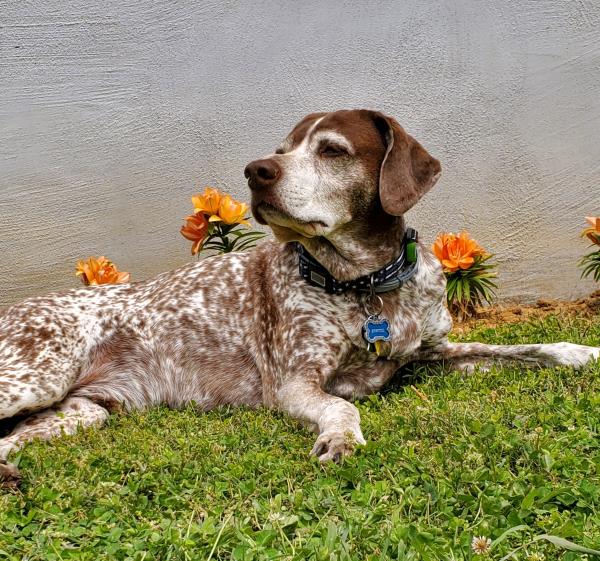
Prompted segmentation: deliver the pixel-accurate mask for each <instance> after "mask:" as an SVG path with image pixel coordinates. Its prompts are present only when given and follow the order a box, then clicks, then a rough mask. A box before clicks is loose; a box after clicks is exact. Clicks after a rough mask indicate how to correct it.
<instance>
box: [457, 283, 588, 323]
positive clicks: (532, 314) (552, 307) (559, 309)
mask: <svg viewBox="0 0 600 561" xmlns="http://www.w3.org/2000/svg"><path fill="white" fill-rule="evenodd" d="M558 314H560V315H576V316H579V317H591V316H594V315H595V316H597V315H599V314H600V290H596V291H595V292H592V294H590V295H589V296H587V297H585V298H580V299H579V300H574V301H572V302H564V301H561V300H538V301H537V302H536V303H535V304H528V305H515V304H496V305H494V306H490V307H489V308H479V309H478V310H477V315H476V316H475V317H473V318H469V319H468V320H465V321H463V322H460V323H459V322H458V321H455V323H454V331H455V332H457V333H462V332H463V331H469V330H471V329H473V328H474V327H496V326H497V325H499V324H506V323H517V322H521V321H529V320H532V319H542V318H544V317H546V316H549V315H558Z"/></svg>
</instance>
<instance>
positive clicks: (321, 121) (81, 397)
mask: <svg viewBox="0 0 600 561" xmlns="http://www.w3.org/2000/svg"><path fill="white" fill-rule="evenodd" d="M245 173H246V176H247V177H248V180H249V186H250V188H251V191H252V209H253V213H254V215H255V217H256V219H257V220H258V221H260V222H261V223H265V224H268V225H269V226H270V227H271V228H272V229H273V231H274V233H275V236H276V237H277V239H278V241H268V242H265V243H263V244H262V245H260V246H259V247H258V248H256V249H254V250H253V251H249V252H247V253H234V254H227V255H223V256H215V257H210V258H207V259H204V260H202V261H200V262H199V263H193V264H189V265H186V266H184V267H182V268H180V269H178V270H176V271H173V272H169V273H164V274H161V275H159V276H158V277H156V278H154V279H151V280H148V281H143V282H135V283H131V284H129V285H117V286H99V287H90V288H81V289H77V290H71V291H68V292H63V293H60V294H53V295H50V296H46V297H42V298H31V299H29V300H26V301H24V302H22V303H20V304H17V305H15V306H12V307H9V308H7V309H5V310H3V311H2V312H0V419H1V418H8V417H13V416H17V415H18V416H25V418H24V420H22V421H21V422H20V423H19V424H17V425H16V427H15V428H14V430H13V431H12V433H11V434H10V435H8V436H6V437H5V438H2V439H0V480H4V485H6V486H11V485H13V486H14V485H15V484H16V483H17V482H18V479H19V476H18V472H17V470H16V468H15V467H14V466H11V465H10V464H7V463H6V460H7V459H8V455H9V454H10V453H11V452H13V451H15V450H17V449H19V448H20V447H22V446H23V444H24V443H25V442H27V441H29V440H31V439H32V438H42V439H48V438H51V437H53V436H55V435H58V434H61V432H64V433H67V434H69V433H73V432H74V431H75V430H76V429H77V427H79V426H89V425H98V424H101V423H103V422H104V421H105V420H106V418H107V417H108V414H109V411H110V410H111V409H112V408H114V407H119V408H122V409H125V410H132V409H143V408H146V407H150V406H153V405H158V404H167V405H169V406H170V407H175V408H176V407H182V406H184V405H186V404H187V403H191V402H194V403H195V404H196V405H197V407H198V408H199V409H201V410H209V409H211V408H214V407H218V406H220V405H225V404H230V405H241V404H245V405H249V406H251V407H258V406H266V407H272V408H278V409H281V410H283V411H286V412H287V413H289V414H290V415H291V416H293V417H295V418H297V419H301V420H303V421H305V422H306V423H308V424H309V425H310V426H312V427H313V428H314V429H315V430H316V432H317V433H318V438H317V441H316V443H315V445H314V447H313V449H312V453H313V454H315V455H316V456H318V457H319V459H320V460H321V461H327V460H337V459H339V458H340V457H341V456H343V455H347V454H350V453H351V452H352V450H353V448H354V446H355V445H356V444H363V443H364V442H365V440H364V437H363V435H362V432H361V428H360V417H359V413H358V410H357V409H356V407H355V406H354V405H353V404H352V403H350V402H349V401H347V399H349V398H353V397H360V396H364V395H366V394H369V393H372V392H375V391H377V390H378V389H379V388H381V386H382V385H383V384H385V383H386V382H387V381H388V380H389V379H390V378H391V376H392V375H393V373H394V372H395V371H396V370H397V369H398V368H399V367H400V366H402V365H403V364H406V363H408V362H410V361H414V360H446V361H450V362H454V363H455V364H456V366H457V367H464V368H469V367H472V365H473V363H474V362H475V361H483V362H485V361H490V360H501V361H502V360H522V361H525V362H529V363H538V364H543V365H573V366H581V365H583V364H585V363H586V362H588V361H590V360H593V359H595V358H598V356H599V354H600V349H598V348H593V347H585V346H579V345H573V344H569V343H558V344H547V345H517V346H494V345H484V344H480V343H467V344H457V343H450V342H448V340H447V334H448V332H449V331H450V329H451V326H452V322H451V319H450V316H449V314H448V311H447V310H446V307H445V278H444V275H443V273H442V270H441V267H440V265H439V263H438V261H437V259H436V258H435V257H433V255H432V254H431V253H430V252H429V251H428V250H427V248H425V247H423V246H421V247H420V252H419V268H418V272H417V274H416V275H415V276H414V277H413V278H412V279H411V280H410V281H409V282H408V283H406V284H405V285H404V286H403V287H401V288H399V289H397V290H395V291H392V292H388V293H385V294H382V299H383V305H384V310H383V314H384V315H385V316H386V317H387V318H388V319H389V320H390V323H391V333H392V335H393V338H392V340H391V341H390V342H389V343H387V344H386V346H385V349H384V350H385V354H386V355H387V359H386V360H382V359H378V358H377V356H376V355H375V354H374V353H371V352H368V351H367V349H366V344H365V341H364V340H363V338H362V335H361V327H362V323H363V321H364V319H365V311H364V299H365V296H364V294H360V293H355V292H348V293H345V294H341V295H335V296H334V295H330V294H327V293H325V292H324V291H322V290H320V289H318V288H315V287H313V286H310V285H308V284H307V283H306V282H305V281H304V280H303V279H301V278H300V277H299V274H298V258H297V255H296V253H295V251H294V249H293V246H292V244H290V243H288V242H290V241H299V242H300V243H302V244H303V245H304V247H306V249H307V250H308V251H309V252H310V253H311V254H312V255H313V256H314V257H315V258H317V259H318V260H319V261H320V262H321V263H322V264H323V265H325V266H326V267H327V269H328V270H329V271H330V272H331V273H332V274H333V275H334V276H335V277H336V278H338V279H339V280H350V279H352V278H357V277H359V276H363V275H365V274H368V273H371V272H373V271H375V270H378V269H379V268H381V267H382V266H384V265H385V264H387V263H389V262H391V261H392V260H393V259H394V258H395V257H396V256H397V255H398V252H399V250H400V246H401V240H402V238H403V234H404V221H403V219H402V215H403V214H404V213H405V212H406V211H407V210H408V209H409V208H410V207H412V206H413V205H414V204H415V203H416V202H417V201H418V200H419V199H420V198H421V196H423V195H424V194H425V193H426V192H427V191H428V190H429V189H430V188H431V187H432V186H433V184H434V183H435V181H436V180H437V178H438V177H439V175H440V165H439V162H438V161H437V160H436V159H435V158H432V157H431V156H430V155H429V154H428V153H427V152H426V150H425V149H424V148H423V147H422V146H421V145H420V144H419V143H417V142H416V141H415V140H414V139H413V138H412V137H410V136H409V135H408V134H406V133H405V132H404V130H403V129H402V128H401V127H400V125H398V123H397V122H396V121H394V120H393V119H391V118H389V117H386V116H384V115H382V114H381V113H378V112H375V111H367V110H353V111H338V112H334V113H319V114H313V115H309V116H308V117H306V118H305V119H303V120H302V121H301V122H300V123H299V124H298V125H297V126H296V127H295V128H294V130H293V131H292V132H291V133H290V135H289V136H288V137H287V139H286V140H285V141H284V142H283V144H282V145H281V147H280V148H279V149H278V150H277V151H276V153H275V154H272V155H270V156H268V157H266V158H263V159H261V160H257V161H254V162H251V163H250V164H249V165H248V166H247V168H246V171H245Z"/></svg>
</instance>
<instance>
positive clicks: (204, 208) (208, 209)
mask: <svg viewBox="0 0 600 561" xmlns="http://www.w3.org/2000/svg"><path fill="white" fill-rule="evenodd" d="M220 202H221V194H220V193H219V191H217V190H216V189H214V188H213V187H206V188H205V189H204V194H203V195H196V196H194V197H192V204H193V205H194V212H195V213H203V214H207V215H208V216H213V215H215V214H218V212H219V204H220Z"/></svg>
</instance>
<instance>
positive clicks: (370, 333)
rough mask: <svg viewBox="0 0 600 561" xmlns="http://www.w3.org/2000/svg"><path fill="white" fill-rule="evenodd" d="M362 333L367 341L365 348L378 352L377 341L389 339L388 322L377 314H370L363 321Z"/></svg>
mask: <svg viewBox="0 0 600 561" xmlns="http://www.w3.org/2000/svg"><path fill="white" fill-rule="evenodd" d="M362 334H363V338H364V340H365V341H366V342H367V350H368V351H370V352H377V354H379V352H378V351H379V349H378V348H377V347H380V345H377V342H378V341H390V340H391V339H392V337H391V335H390V322H389V321H388V320H387V319H385V318H380V317H379V316H378V315H370V316H369V317H368V318H367V319H366V320H365V323H363V327H362Z"/></svg>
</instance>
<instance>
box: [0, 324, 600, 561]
mask: <svg viewBox="0 0 600 561" xmlns="http://www.w3.org/2000/svg"><path fill="white" fill-rule="evenodd" d="M461 339H463V340H475V339H479V340H484V341H487V342H497V343H516V342H540V341H545V342H552V341H559V340H565V339H566V340H570V341H573V342H581V343H587V344H591V345H600V318H595V319H593V320H587V319H573V318H569V317H549V318H547V319H545V320H543V321H541V320H538V321H536V322H533V323H528V324H516V325H506V326H503V327H501V328H498V329H477V330H475V331H471V332H470V333H468V334H464V335H462V336H461ZM358 405H359V408H360V411H361V415H362V425H363V432H364V434H365V438H366V439H367V440H368V442H369V443H368V445H367V446H366V447H364V448H361V449H359V450H358V451H357V454H356V456H355V457H353V458H350V459H349V460H347V461H346V462H345V463H344V464H343V465H342V466H337V465H327V466H324V467H321V466H320V465H318V463H317V461H316V460H315V459H313V458H309V457H308V451H309V450H310V449H311V447H312V445H313V440H314V438H315V437H314V435H312V434H311V433H309V432H308V431H307V430H306V429H304V428H302V427H301V426H299V425H298V424H297V423H296V422H295V421H293V420H291V419H289V418H287V417H285V416H283V415H280V414H277V413H274V412H269V411H264V410H261V411H251V410H246V409H231V410H229V409H225V410H220V411H215V412H212V413H210V414H196V413H194V412H193V411H192V410H191V409H190V410H188V411H168V410H166V409H154V410H151V411H148V412H146V413H143V414H137V415H131V416H115V417H113V418H112V420H111V421H110V423H109V425H108V427H105V428H103V429H99V430H91V431H87V432H82V433H80V434H78V435H77V436H75V437H70V438H64V439H59V440H55V441H53V442H52V443H51V444H41V443H36V444H33V445H30V446H28V447H27V448H26V449H25V450H24V451H23V453H22V454H21V455H20V456H19V457H18V458H17V459H18V460H19V462H20V464H19V465H20V469H21V471H22V473H23V479H24V484H23V487H22V490H21V491H20V492H18V493H15V494H10V493H2V494H0V559H1V558H3V557H5V558H7V559H14V560H19V561H21V560H33V559H36V560H37V559H40V560H54V559H82V560H84V559H89V560H99V559H111V560H113V559H129V560H140V561H141V560H142V559H144V560H147V561H149V560H161V561H163V560H165V561H166V560H169V559H172V560H179V559H181V560H183V559H193V560H205V559H239V560H242V559H243V560H249V559H297V560H304V559H319V560H337V559H340V560H341V559H356V560H361V561H362V560H370V559H402V560H410V559H440V560H442V559H443V560H452V559H481V557H477V556H476V555H474V554H473V553H472V551H471V540H472V538H473V536H486V537H490V538H491V539H492V540H495V542H494V544H493V545H492V549H491V552H490V553H489V557H488V558H490V559H495V560H500V559H502V558H503V557H504V556H506V555H507V554H508V553H510V552H511V551H513V550H516V549H518V548H521V549H518V551H517V552H516V553H515V557H514V558H515V559H530V560H539V559H546V560H551V559H564V560H565V561H566V560H573V559H584V558H586V555H582V554H581V553H577V552H575V551H567V550H564V549H560V548H557V547H556V546H555V545H553V544H552V543H550V542H548V541H546V540H544V539H540V538H539V536H541V535H544V534H546V535H553V536H559V537H563V538H566V539H568V540H569V541H570V542H574V543H576V544H578V545H580V546H585V547H588V548H594V549H600V440H599V432H600V365H598V364H596V365H594V366H590V367H587V368H585V369H583V370H581V371H579V372H575V371H573V370H571V369H568V368H561V369H552V370H550V369H549V370H538V371H532V370H527V369H526V368H496V369H494V370H493V371H491V372H487V373H475V374H473V375H463V374H459V373H453V372H444V371H443V370H442V369H441V368H438V367H435V368H433V367H431V368H428V369H424V368H419V369H415V370H412V371H409V372H404V373H403V377H398V379H397V380H396V382H395V384H394V387H392V388H390V391H388V392H387V393H385V394H381V395H375V396H372V397H371V398H369V399H368V400H365V401H363V402H361V403H360V404H358ZM507 531H508V532H507ZM536 537H538V539H537V540H536ZM563 545H564V544H563ZM589 558H590V559H593V558H594V556H593V555H590V556H589Z"/></svg>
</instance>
